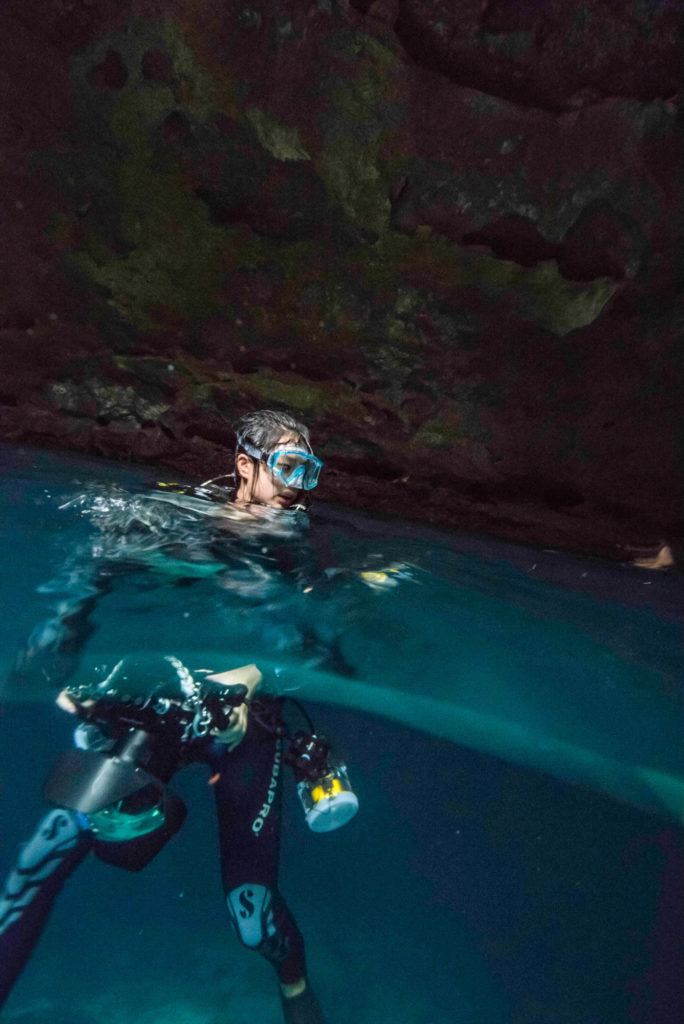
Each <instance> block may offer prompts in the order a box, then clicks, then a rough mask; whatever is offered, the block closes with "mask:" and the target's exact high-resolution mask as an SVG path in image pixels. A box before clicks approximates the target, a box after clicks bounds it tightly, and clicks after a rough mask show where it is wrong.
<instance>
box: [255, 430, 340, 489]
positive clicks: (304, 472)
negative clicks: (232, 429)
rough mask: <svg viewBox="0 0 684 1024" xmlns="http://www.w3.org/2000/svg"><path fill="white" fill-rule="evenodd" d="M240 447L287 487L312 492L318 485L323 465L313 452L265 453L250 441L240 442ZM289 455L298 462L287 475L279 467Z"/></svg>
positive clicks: (285, 450) (277, 450) (284, 451)
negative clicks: (280, 462)
mask: <svg viewBox="0 0 684 1024" xmlns="http://www.w3.org/2000/svg"><path fill="white" fill-rule="evenodd" d="M239 447H240V448H242V449H243V450H244V451H245V452H246V453H247V455H251V456H252V458H254V459H259V461H260V462H263V463H264V464H265V465H266V466H267V468H268V469H269V470H270V471H271V473H273V475H274V476H275V477H278V479H279V480H282V482H283V483H284V484H285V486H286V487H294V488H295V489H296V490H298V491H312V490H313V489H314V487H315V486H316V485H317V484H318V478H319V476H320V475H321V470H322V468H323V463H322V462H321V460H320V459H318V458H316V456H315V455H314V454H313V452H307V451H304V449H302V448H276V449H275V451H272V452H264V451H261V449H259V448H255V447H254V446H253V445H251V444H249V442H248V441H239ZM288 455H289V456H292V457H293V458H296V460H297V465H296V466H295V468H294V469H293V470H292V472H291V473H286V472H285V470H284V469H283V467H282V466H279V465H278V461H279V460H281V459H283V458H285V459H287V456H288Z"/></svg>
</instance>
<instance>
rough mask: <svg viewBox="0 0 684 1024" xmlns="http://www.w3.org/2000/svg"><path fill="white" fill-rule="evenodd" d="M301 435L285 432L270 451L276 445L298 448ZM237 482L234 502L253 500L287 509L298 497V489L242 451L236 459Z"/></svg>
mask: <svg viewBox="0 0 684 1024" xmlns="http://www.w3.org/2000/svg"><path fill="white" fill-rule="evenodd" d="M302 447H304V446H303V445H302V441H301V438H299V437H298V436H297V435H296V434H293V433H291V432H290V431H288V432H287V433H284V434H282V435H281V436H280V438H279V439H278V443H277V444H275V445H274V446H273V451H277V450H278V449H279V448H302ZM236 464H237V471H238V475H239V477H240V485H239V487H238V492H237V499H236V500H237V501H239V502H245V503H247V504H249V503H250V502H255V503H257V504H260V505H267V506H268V507H269V508H291V507H292V506H293V505H295V504H297V502H298V501H299V500H300V498H301V495H302V491H301V490H298V489H297V488H295V487H288V485H287V484H285V483H284V482H283V481H282V480H281V479H280V477H279V476H277V475H276V474H275V473H273V472H272V471H271V470H270V469H269V468H268V466H266V465H265V464H264V463H263V462H259V463H257V464H256V466H255V465H254V461H253V460H252V459H251V458H250V457H249V456H248V455H245V453H244V452H240V454H239V455H238V457H237V459H236Z"/></svg>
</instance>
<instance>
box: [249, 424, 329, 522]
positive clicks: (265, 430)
mask: <svg viewBox="0 0 684 1024" xmlns="http://www.w3.org/2000/svg"><path fill="white" fill-rule="evenodd" d="M235 433H236V434H237V442H236V447H235V482H236V500H238V501H244V502H248V503H249V502H255V503H259V504H263V505H269V506H271V507H272V508H292V507H294V506H295V505H300V504H302V503H303V504H304V505H307V504H308V492H309V491H310V490H312V488H314V487H315V486H316V484H317V483H318V475H319V473H320V470H321V467H322V465H323V463H322V462H321V461H320V460H319V459H317V458H316V457H315V455H314V454H313V451H312V449H311V442H310V439H309V429H308V427H306V426H305V425H304V424H303V423H301V422H300V421H299V420H296V419H295V418H294V417H293V416H291V415H290V414H289V413H286V412H278V411H275V410H273V409H259V410H257V411H256V412H251V413H247V415H246V416H243V417H242V418H241V419H240V420H239V421H238V423H237V424H236V426H235Z"/></svg>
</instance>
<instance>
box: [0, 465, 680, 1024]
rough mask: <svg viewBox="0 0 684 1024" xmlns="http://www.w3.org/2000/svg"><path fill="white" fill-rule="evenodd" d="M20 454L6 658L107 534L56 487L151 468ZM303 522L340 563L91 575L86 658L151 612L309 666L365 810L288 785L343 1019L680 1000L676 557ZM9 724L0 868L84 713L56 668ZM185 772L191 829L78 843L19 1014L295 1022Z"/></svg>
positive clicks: (626, 1015) (215, 646)
mask: <svg viewBox="0 0 684 1024" xmlns="http://www.w3.org/2000/svg"><path fill="white" fill-rule="evenodd" d="M3 465H4V468H5V474H4V478H3V493H4V498H5V501H4V510H3V511H4V516H3V525H4V530H3V544H2V550H3V558H4V564H5V567H6V573H5V576H4V586H3V588H2V589H3V598H4V601H3V605H4V607H5V609H6V614H5V616H4V617H3V621H2V663H3V668H4V670H5V672H7V671H8V669H9V666H10V665H11V662H12V660H13V658H14V654H15V651H16V650H17V648H18V647H19V646H20V645H21V644H22V643H23V642H24V641H25V639H26V637H27V636H28V635H29V634H30V633H31V631H32V630H33V628H34V627H35V625H36V623H37V622H39V621H40V620H41V619H43V618H44V617H45V614H46V609H47V607H48V605H49V604H50V600H51V598H50V596H49V595H46V594H42V595H41V594H36V592H35V591H36V588H37V587H38V586H40V585H41V584H43V583H44V582H45V581H46V580H48V579H51V578H52V579H54V578H55V577H56V576H57V575H58V574H59V570H60V565H61V564H62V563H63V561H64V558H65V557H66V556H67V554H68V552H69V551H70V550H71V549H72V548H73V546H74V545H78V544H82V543H83V542H84V539H86V538H87V537H88V536H90V531H91V529H92V527H91V521H90V520H88V518H87V517H85V518H84V517H83V515H82V514H81V511H79V510H77V511H76V512H74V511H73V509H72V510H64V511H63V512H61V513H60V512H58V506H59V505H60V504H64V502H65V500H66V499H67V498H68V497H69V496H73V495H74V494H78V493H81V492H82V491H83V488H84V487H85V486H86V485H87V484H92V483H93V482H94V481H95V482H97V483H98V485H100V484H103V483H114V484H117V485H120V486H123V487H126V488H127V489H128V490H129V491H133V490H135V489H139V488H142V487H143V486H144V485H145V484H146V483H148V482H150V481H151V480H152V479H153V477H151V476H150V474H149V473H148V472H147V471H140V472H138V471H135V470H132V471H128V472H124V471H123V470H122V468H121V467H120V466H115V467H112V466H108V465H106V464H102V463H88V462H85V461H83V460H68V461H67V460H61V459H56V458H54V457H48V456H46V455H41V454H37V453H34V452H22V451H16V450H7V451H5V453H4V462H3ZM316 532H318V533H319V534H320V535H321V536H323V537H324V539H325V544H324V547H323V554H324V557H325V566H326V567H327V568H328V569H332V570H334V571H333V572H331V573H329V574H328V575H327V576H326V580H327V583H326V586H325V587H324V588H321V589H320V590H316V588H314V590H313V591H310V592H308V593H303V592H300V590H298V589H297V588H296V587H292V586H289V587H288V588H287V589H285V590H282V589H279V588H278V586H275V585H274V586H273V587H272V588H271V589H269V586H270V585H271V584H272V583H273V580H271V581H270V582H269V580H268V579H267V581H266V584H267V585H265V589H264V590H262V591H261V592H254V591H253V592H252V593H251V594H250V593H248V592H247V591H246V590H245V589H244V588H243V589H242V591H241V592H240V593H238V594H234V593H232V592H230V591H226V590H225V588H222V587H220V586H217V585H216V581H215V580H214V581H213V582H212V581H208V580H207V579H204V578H201V577H200V578H196V579H195V581H194V582H192V583H190V584H187V583H186V584H185V585H184V586H182V587H179V586H178V585H177V581H176V582H174V581H173V580H162V579H161V578H156V577H155V581H154V584H153V585H152V584H150V582H149V579H148V578H147V577H146V576H142V577H141V578H140V580H139V581H137V582H136V581H135V580H134V581H132V582H129V583H127V584H126V585H124V586H123V587H122V588H119V589H118V590H115V591H113V592H112V593H110V594H109V595H107V596H106V597H105V598H103V600H102V601H101V603H100V605H99V606H98V610H97V613H96V619H97V625H98V629H97V631H96V632H95V633H94V634H93V635H92V637H91V638H90V639H89V641H88V647H87V650H86V651H85V652H84V662H85V664H86V666H88V665H90V666H91V667H92V665H94V664H96V663H97V662H98V660H102V661H105V660H106V659H107V658H108V657H110V656H111V654H112V652H113V651H115V652H120V651H121V650H122V649H123V650H126V651H130V650H132V649H136V646H137V645H140V644H145V645H147V647H148V648H149V647H150V645H151V642H152V640H151V638H153V641H154V645H155V646H156V648H157V649H159V650H169V649H170V648H169V645H170V644H172V643H175V644H176V645H178V643H179V642H180V643H181V644H182V645H183V646H184V647H185V648H186V650H187V651H189V652H190V654H191V655H196V656H198V657H199V656H200V655H201V656H205V655H206V656H210V655H211V656H213V655H214V654H215V653H216V651H217V650H220V651H221V652H229V651H230V649H231V645H232V648H233V649H234V653H235V654H236V655H238V654H239V655H244V656H245V660H255V661H257V662H259V661H260V660H263V661H264V665H265V668H266V670H267V675H270V677H271V678H272V680H275V681H276V682H277V683H279V684H280V685H282V686H283V687H286V688H288V689H289V688H290V687H291V686H294V685H297V686H299V687H300V690H299V695H300V696H304V697H305V698H307V706H308V708H309V710H310V711H311V712H312V713H313V716H314V719H315V721H316V722H317V723H319V725H321V726H324V727H325V731H326V732H328V733H329V734H330V735H332V736H333V737H334V738H335V739H336V740H337V741H338V742H339V744H340V745H341V746H342V747H343V749H344V751H345V753H346V756H347V760H348V763H349V765H350V771H351V775H352V780H353V783H354V787H355V790H356V792H357V794H358V796H359V799H360V803H361V809H360V812H359V814H358V815H357V817H356V818H355V819H354V821H352V822H351V823H350V824H349V825H347V826H346V827H345V828H343V829H341V830H339V831H338V832H335V833H332V834H329V835H322V836H320V835H319V836H316V835H313V834H312V833H311V832H309V831H308V829H307V828H306V826H305V824H304V822H303V819H302V817H301V811H300V809H299V806H298V804H297V803H296V800H295V796H294V794H293V793H292V791H291V789H290V791H289V792H288V793H286V798H285V822H284V825H285V827H284V830H283V856H282V879H281V883H282V888H283V890H284V892H285V894H286V896H287V898H288V902H289V903H290V904H291V905H292V907H293V910H294V911H295V915H296V917H297V919H298V922H299V924H300V927H301V928H302V930H303V932H304V934H305V937H306V939H307V947H308V951H309V964H310V972H311V976H312V979H313V981H314V983H315V986H316V988H317V989H318V991H319V993H320V996H321V1001H322V1002H323V1003H324V1004H325V1006H326V1007H327V1009H328V1013H329V1016H330V1021H331V1024H353V1022H354V1024H356V1022H360V1021H363V1022H364V1024H365V1022H368V1024H374V1022H377V1024H390V1022H392V1024H438V1022H439V1024H442V1022H447V1021H448V1022H451V1021H453V1022H463V1024H471V1022H472V1024H475V1022H478V1024H503V1022H507V1024H508V1022H511V1024H556V1022H558V1024H620V1022H630V1024H631V1022H634V1024H642V1022H643V1024H647V1022H648V1024H656V1022H661V1021H662V1022H663V1024H669V1022H670V1021H673V1022H674V1021H675V1020H676V1021H678V1022H679V1021H680V1020H681V1019H682V1010H683V1009H684V1002H683V1000H682V993H681V974H682V972H681V963H682V952H684V949H683V946H684V943H683V942H682V921H683V920H684V914H683V911H684V907H682V898H681V891H682V885H681V880H682V877H684V873H683V871H682V868H683V867H684V863H683V860H682V847H681V830H680V828H679V827H678V826H677V825H676V824H675V822H674V820H673V819H674V816H675V814H676V803H677V800H678V799H679V794H680V792H681V790H680V789H679V788H678V786H679V785H680V784H681V778H682V774H683V771H682V768H683V766H682V748H681V727H682V723H683V716H682V688H681V686H682V671H681V669H682V661H681V609H682V594H683V593H684V591H683V590H682V585H681V577H679V576H677V575H676V574H665V575H664V576H660V575H658V574H645V575H644V574H641V573H638V572H636V570H632V569H629V568H627V567H613V566H606V565H604V564H603V563H600V562H596V561H594V560H582V559H569V558H567V557H566V556H563V555H559V554H558V553H553V552H534V551H530V550H527V549H524V548H517V547H514V546H511V545H498V544H494V543H492V542H489V541H487V540H485V539H482V538H479V539H478V538H475V537H448V536H445V535H443V534H439V533H436V532H429V531H424V530H422V531H421V530H417V529H416V528H414V527H412V526H410V525H409V524H401V523H394V524H386V523H379V522H378V521H376V520H372V519H366V518H364V517H359V516H357V515H352V514H350V513H348V512H346V511H345V510H342V509H335V508H328V507H323V508H320V509H319V510H318V511H317V512H316V513H315V515H314V517H313V523H312V534H313V533H316ZM319 560H320V552H319ZM199 564H202V565H206V559H205V560H204V561H202V559H199ZM392 565H394V566H402V568H401V569H400V570H399V571H398V572H397V573H395V574H392V573H389V574H386V576H387V577H388V579H387V580H385V581H382V580H378V579H376V578H370V579H367V580H365V581H364V580H363V579H361V578H360V577H359V573H360V572H378V571H379V570H381V569H383V568H387V567H388V566H392ZM399 573H401V574H402V575H401V576H400V577H399ZM393 575H396V576H397V579H395V580H393V579H392V577H393ZM148 576H149V574H148ZM247 576H249V573H248V574H247ZM247 576H246V577H245V578H247ZM253 576H254V571H253V572H252V577H253ZM391 582H394V583H395V584H396V585H394V586H390V585H389V583H391ZM305 589H306V588H302V590H305ZM246 609H248V611H247V610H246ZM186 613H187V614H186ZM255 623H256V624H255ZM238 626H239V627H240V629H238ZM314 627H315V628H314ZM179 637H182V639H181V640H180V641H179ZM260 644H261V645H264V646H265V648H266V652H267V656H266V657H265V658H263V659H260V655H262V654H263V647H262V648H261V649H260V648H259V645H260ZM250 655H251V656H250ZM226 656H227V654H226ZM248 656H249V657H248ZM89 659H90V661H89ZM231 663H233V662H231ZM222 667H230V665H224V666H222ZM1 726H2V757H1V760H0V781H1V789H0V814H1V817H0V821H1V822H2V832H1V847H0V855H1V857H2V862H3V867H4V868H7V867H9V865H10V864H11V862H12V859H13V857H14V853H15V850H16V846H17V844H18V843H19V842H20V841H21V840H22V838H24V837H26V836H27V835H28V834H29V833H30V831H31V829H32V828H33V824H34V822H35V820H36V819H37V817H38V815H39V814H40V813H41V812H42V809H43V806H42V804H41V800H40V793H39V791H40V786H41V783H42V779H43V778H44V776H45V774H46V772H47V771H48V768H49V765H50V763H51V760H52V757H53V755H54V752H55V750H56V749H59V748H60V747H62V746H66V745H68V743H69V741H70V726H71V723H70V722H69V721H68V720H66V716H64V715H63V714H62V713H61V712H60V711H59V710H57V709H56V708H55V707H54V705H53V704H52V702H51V694H50V693H49V690H48V689H47V688H46V689H45V692H42V691H41V687H40V686H34V687H32V688H30V687H28V686H27V688H26V690H25V691H24V692H22V690H21V688H20V687H17V686H14V687H9V686H6V688H5V702H4V704H3V708H2V719H1ZM410 726H414V727H410ZM459 736H460V737H461V738H462V742H458V739H459ZM644 772H646V773H648V772H651V773H655V782H654V784H653V785H654V787H655V788H654V789H653V788H650V789H649V787H647V786H646V785H645V782H644V779H645V778H648V777H649V776H648V775H644ZM635 780H636V781H635ZM663 780H665V782H663ZM652 781H653V780H652ZM587 783H589V785H587ZM175 788H176V789H177V790H178V791H179V792H181V795H182V796H183V797H184V799H185V801H186V803H188V805H189V806H190V808H191V812H190V815H189V819H188V821H187V823H186V825H185V827H184V829H183V830H182V832H181V833H180V834H179V835H178V836H177V837H176V838H175V839H174V841H173V842H172V843H170V844H169V845H168V846H167V847H166V849H165V850H164V851H163V852H162V853H161V854H160V856H159V857H158V859H157V860H156V861H155V862H154V863H153V864H152V865H150V866H149V867H148V868H147V869H146V870H145V871H144V873H142V874H140V875H129V874H127V873H125V872H120V871H117V870H116V869H115V868H112V867H110V866H107V865H104V864H102V863H100V862H97V861H94V860H93V861H92V862H90V861H89V862H86V863H85V864H84V865H83V866H82V867H81V868H80V869H79V871H78V873H77V875H76V876H74V878H73V879H72V880H71V881H70V883H69V884H68V889H67V891H65V893H64V894H63V896H62V898H61V899H60V901H59V902H58V904H57V906H56V909H55V912H54V914H53V917H52V919H51V921H50V923H49V927H48V929H47V931H46V933H45V935H44V937H43V940H42V943H41V945H40V947H39V950H38V952H37V953H36V955H35V957H34V959H33V961H32V962H31V964H30V965H29V967H28V969H27V971H26V972H25V974H24V975H23V977H22V978H21V980H20V983H19V984H18V986H17V988H16V990H15V993H14V994H13V996H12V999H11V1001H10V1002H9V1003H8V1005H7V1008H6V1010H5V1011H4V1014H3V1018H2V1019H3V1020H7V1021H12V1020H14V1021H22V1022H24V1024H26V1022H30V1024H35V1022H38V1021H45V1022H47V1021H50V1022H65V1024H66V1022H69V1024H86V1022H88V1024H91V1022H92V1024H95V1022H97V1024H101V1022H107V1024H129V1022H130V1024H132V1022H133V1021H136V1022H142V1024H160V1022H162V1021H164V1022H178V1024H186V1022H188V1024H189V1022H193V1024H228V1022H230V1024H243V1022H244V1024H247V1022H248V1021H249V1022H250V1024H254V1022H255V1021H256V1022H259V1024H261V1022H263V1024H270V1022H271V1021H273V1022H276V1021H278V1020H279V1012H280V1011H279V1007H278V1001H277V998H276V993H275V986H274V983H273V979H272V977H271V970H270V968H268V967H267V966H266V965H264V964H263V963H261V962H260V960H259V958H257V957H254V956H253V955H251V954H249V953H248V952H247V951H245V950H243V949H242V948H241V947H239V946H238V945H237V943H236V942H235V940H234V939H233V937H232V935H231V933H230V929H229V927H228V921H227V914H226V912H225V909H224V907H223V905H222V897H221V887H220V879H219V871H218V858H217V844H216V839H215V834H214V824H213V819H212V814H213V809H212V807H211V803H210V791H209V789H208V787H207V785H206V778H205V776H204V775H203V773H202V771H201V770H199V769H190V770H188V771H187V772H185V773H184V774H182V775H180V776H179V777H178V778H177V780H176V783H175ZM647 789H648V793H647V792H646V790H647ZM663 794H664V795H663ZM644 805H650V811H649V812H646V811H645V810H643V809H642V808H643V806H644Z"/></svg>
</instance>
